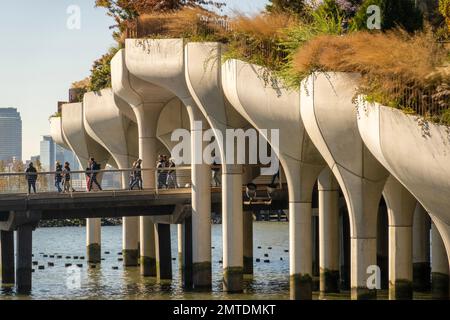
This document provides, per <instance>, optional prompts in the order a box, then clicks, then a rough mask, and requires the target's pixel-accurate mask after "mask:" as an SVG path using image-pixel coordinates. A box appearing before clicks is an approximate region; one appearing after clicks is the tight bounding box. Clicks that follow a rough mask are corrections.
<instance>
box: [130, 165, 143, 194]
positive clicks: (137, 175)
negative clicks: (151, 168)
mask: <svg viewBox="0 0 450 320" xmlns="http://www.w3.org/2000/svg"><path fill="white" fill-rule="evenodd" d="M132 174H133V179H132V182H131V184H130V190H133V189H134V187H136V186H137V187H138V189H139V190H142V189H143V187H142V160H141V159H138V160H137V161H136V162H135V163H133V173H132Z"/></svg>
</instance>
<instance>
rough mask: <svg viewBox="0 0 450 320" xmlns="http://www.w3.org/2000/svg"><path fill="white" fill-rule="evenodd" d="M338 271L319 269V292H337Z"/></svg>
mask: <svg viewBox="0 0 450 320" xmlns="http://www.w3.org/2000/svg"><path fill="white" fill-rule="evenodd" d="M339 282H340V277H339V271H338V270H329V269H320V292H321V293H338V292H339V291H340V290H339Z"/></svg>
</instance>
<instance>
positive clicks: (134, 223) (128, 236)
mask: <svg viewBox="0 0 450 320" xmlns="http://www.w3.org/2000/svg"><path fill="white" fill-rule="evenodd" d="M138 242H139V217H123V219H122V248H123V249H122V253H123V265H124V266H125V267H135V266H137V265H138V255H139V252H138Z"/></svg>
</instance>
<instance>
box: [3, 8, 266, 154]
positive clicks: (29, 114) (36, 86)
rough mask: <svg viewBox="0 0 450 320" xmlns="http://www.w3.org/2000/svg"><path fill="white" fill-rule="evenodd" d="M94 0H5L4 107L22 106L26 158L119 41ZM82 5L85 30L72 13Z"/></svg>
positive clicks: (19, 108) (248, 11) (252, 10)
mask: <svg viewBox="0 0 450 320" xmlns="http://www.w3.org/2000/svg"><path fill="white" fill-rule="evenodd" d="M94 2H95V1H94V0H39V1H36V0H23V1H1V4H0V10H1V12H2V19H0V41H1V44H0V108H3V107H15V108H18V110H19V112H20V113H21V116H22V122H23V158H24V160H26V159H29V158H30V157H31V156H33V155H38V154H39V142H40V141H41V140H42V136H43V135H48V134H49V133H50V129H49V120H48V118H49V116H50V115H52V114H53V113H55V112H56V109H57V101H66V100H67V96H68V89H69V87H70V85H71V83H72V82H74V81H77V80H81V79H83V78H85V77H86V76H88V75H89V70H90V67H91V65H92V62H93V61H94V60H95V59H97V58H98V57H100V56H101V55H103V54H104V53H106V51H107V50H108V48H109V47H110V46H112V45H113V44H114V41H113V39H112V37H111V33H112V31H111V30H110V29H109V26H110V25H112V24H113V21H112V20H111V18H109V17H108V16H106V14H105V11H104V10H103V9H100V8H94ZM225 2H227V3H228V9H227V10H230V11H231V10H239V11H240V12H245V13H255V12H257V11H259V10H261V9H262V8H264V5H265V4H266V2H267V0H225ZM71 5H76V6H78V7H79V8H80V13H81V15H80V17H81V25H80V29H74V30H70V29H69V28H68V27H67V20H68V18H69V16H70V14H68V13H67V10H68V8H69V7H70V6H71Z"/></svg>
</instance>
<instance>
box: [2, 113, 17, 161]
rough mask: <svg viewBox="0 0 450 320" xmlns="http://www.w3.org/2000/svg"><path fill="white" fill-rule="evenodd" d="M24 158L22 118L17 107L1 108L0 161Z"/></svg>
mask: <svg viewBox="0 0 450 320" xmlns="http://www.w3.org/2000/svg"><path fill="white" fill-rule="evenodd" d="M12 158H15V159H17V160H22V119H21V117H20V113H19V112H17V109H15V108H0V161H10V160H11V159H12Z"/></svg>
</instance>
